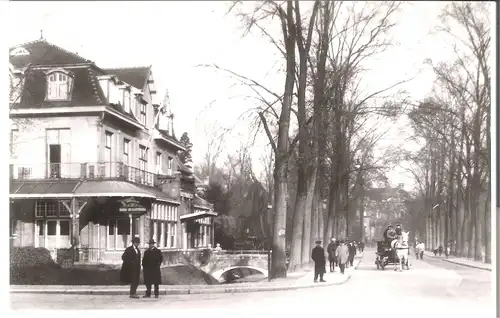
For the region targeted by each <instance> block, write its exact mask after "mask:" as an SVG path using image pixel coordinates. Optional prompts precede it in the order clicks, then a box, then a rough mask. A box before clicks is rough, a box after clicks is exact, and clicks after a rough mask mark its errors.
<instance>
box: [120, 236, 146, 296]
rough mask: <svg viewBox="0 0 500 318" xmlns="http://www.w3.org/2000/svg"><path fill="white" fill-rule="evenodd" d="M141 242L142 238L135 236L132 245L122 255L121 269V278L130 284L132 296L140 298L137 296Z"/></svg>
mask: <svg viewBox="0 0 500 318" xmlns="http://www.w3.org/2000/svg"><path fill="white" fill-rule="evenodd" d="M140 243H141V240H140V239H139V238H138V237H134V238H133V239H132V245H130V246H129V247H127V248H126V249H125V252H123V255H122V261H123V264H122V268H121V270H120V280H121V281H122V282H123V283H125V284H130V298H139V296H137V286H139V277H140V276H141V251H140V250H139V244H140Z"/></svg>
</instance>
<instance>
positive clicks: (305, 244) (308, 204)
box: [302, 176, 317, 263]
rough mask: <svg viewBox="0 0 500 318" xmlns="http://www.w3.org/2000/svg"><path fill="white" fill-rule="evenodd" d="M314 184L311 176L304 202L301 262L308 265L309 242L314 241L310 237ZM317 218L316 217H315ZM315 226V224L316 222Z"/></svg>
mask: <svg viewBox="0 0 500 318" xmlns="http://www.w3.org/2000/svg"><path fill="white" fill-rule="evenodd" d="M315 184H316V176H313V177H312V179H310V180H309V181H308V184H307V192H306V201H305V210H306V215H305V218H304V236H303V238H302V262H303V263H309V262H310V256H309V255H310V253H311V248H312V246H311V245H312V244H311V240H313V239H315V237H313V235H312V231H311V229H312V228H313V226H314V217H315V216H314V215H312V213H313V212H314V211H313V210H312V200H313V194H314V185H315ZM316 217H317V216H316ZM316 224H317V222H316Z"/></svg>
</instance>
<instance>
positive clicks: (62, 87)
mask: <svg viewBox="0 0 500 318" xmlns="http://www.w3.org/2000/svg"><path fill="white" fill-rule="evenodd" d="M46 76H47V97H46V100H48V101H69V100H71V93H72V90H73V82H74V75H73V73H71V72H68V71H66V70H64V69H60V68H58V69H54V70H50V71H48V72H47V73H46Z"/></svg>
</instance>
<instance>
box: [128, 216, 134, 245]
mask: <svg viewBox="0 0 500 318" xmlns="http://www.w3.org/2000/svg"><path fill="white" fill-rule="evenodd" d="M128 218H129V220H130V236H131V239H130V240H131V241H132V239H133V238H134V232H133V230H134V229H133V227H132V213H129V214H128Z"/></svg>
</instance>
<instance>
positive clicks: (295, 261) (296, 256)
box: [289, 167, 310, 271]
mask: <svg viewBox="0 0 500 318" xmlns="http://www.w3.org/2000/svg"><path fill="white" fill-rule="evenodd" d="M303 174H304V171H302V169H301V168H300V167H299V178H298V182H297V195H296V197H295V207H294V214H293V221H292V223H293V225H292V227H293V228H292V241H291V250H290V264H289V269H290V270H291V271H294V270H295V269H296V268H297V267H298V266H300V265H301V264H302V257H303V256H302V255H303V254H302V242H303V236H304V234H305V232H304V229H308V227H305V222H304V219H305V218H306V215H307V213H305V211H306V197H307V189H304V188H306V184H305V182H304V180H303V179H304V176H303ZM307 218H309V220H308V221H309V222H310V215H307ZM306 232H307V230H306ZM308 259H309V256H306V258H305V259H304V261H306V260H308Z"/></svg>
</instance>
